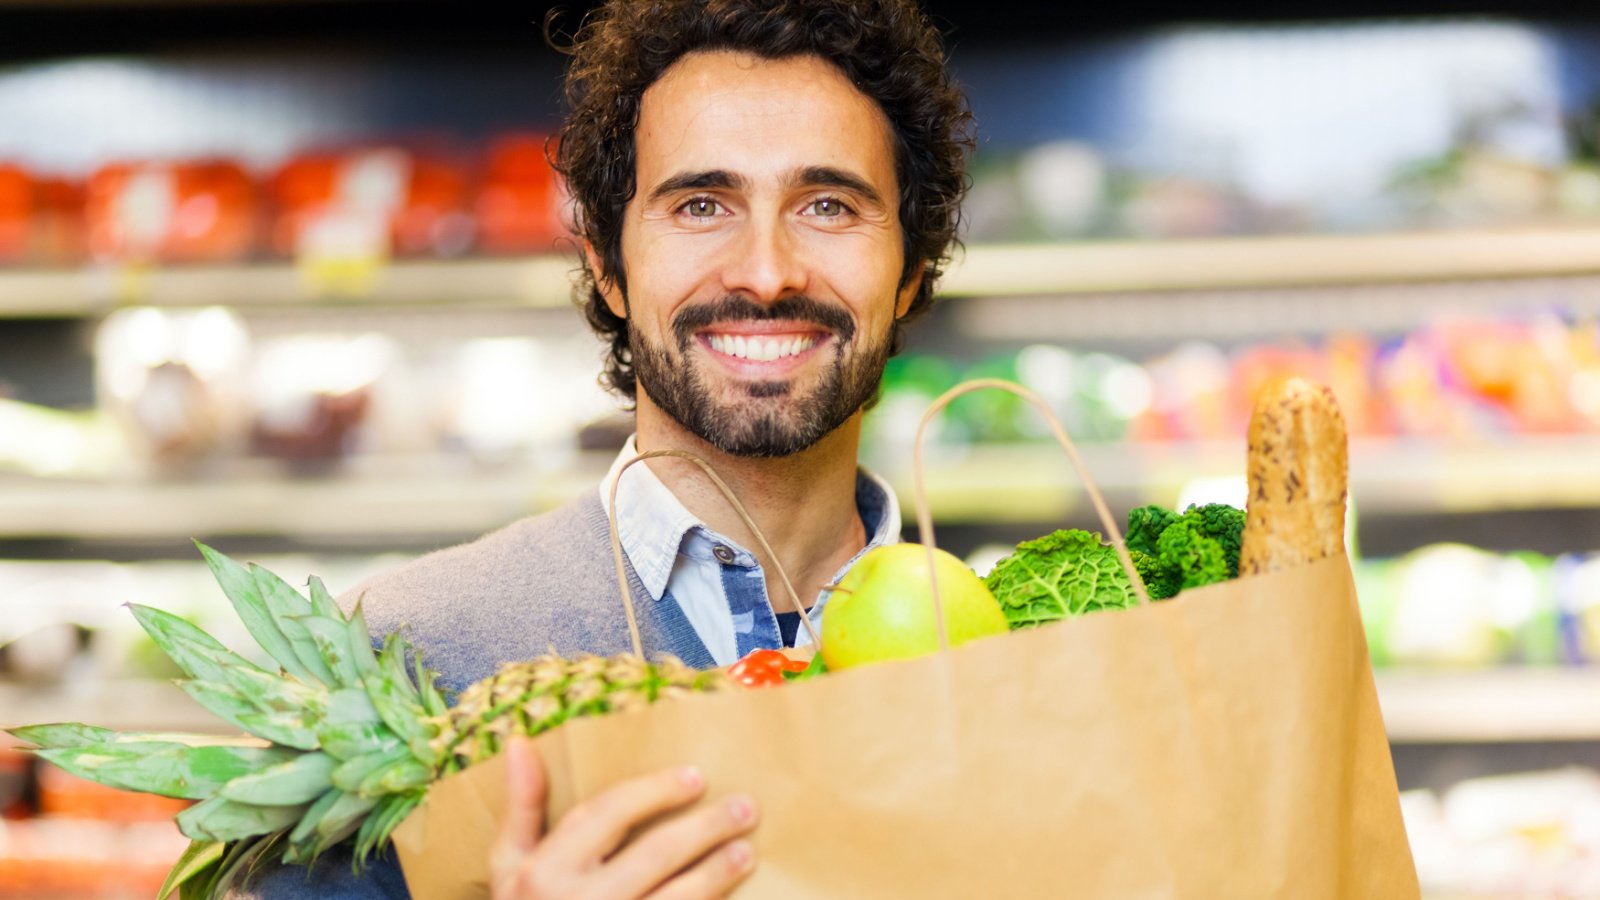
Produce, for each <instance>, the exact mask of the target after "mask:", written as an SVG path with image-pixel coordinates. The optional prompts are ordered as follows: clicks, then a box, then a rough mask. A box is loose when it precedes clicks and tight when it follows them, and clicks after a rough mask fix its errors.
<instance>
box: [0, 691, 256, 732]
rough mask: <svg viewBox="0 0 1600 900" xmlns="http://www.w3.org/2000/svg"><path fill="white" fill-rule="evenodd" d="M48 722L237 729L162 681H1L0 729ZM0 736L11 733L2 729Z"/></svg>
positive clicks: (150, 728) (128, 727) (132, 728)
mask: <svg viewBox="0 0 1600 900" xmlns="http://www.w3.org/2000/svg"><path fill="white" fill-rule="evenodd" d="M52 722H82V723H84V724H86V725H98V726H99V727H101V728H115V729H117V730H119V731H163V732H198V733H200V734H228V733H236V732H237V730H238V729H235V728H233V727H232V726H230V725H228V724H227V723H226V722H223V721H222V720H220V719H218V718H217V717H216V716H214V715H212V714H211V713H209V712H207V711H206V710H205V709H204V708H202V707H201V706H200V704H198V703H196V702H194V701H193V700H191V699H189V695H187V694H185V693H184V692H183V691H181V690H179V689H178V687H177V686H176V685H174V684H171V683H169V682H166V681H154V680H121V681H108V680H103V679H93V680H84V681H81V682H72V683H64V684H25V683H19V682H7V681H0V729H4V728H10V727H14V726H17V725H43V724H46V723H52ZM0 740H10V738H9V737H8V736H7V735H4V734H3V733H0Z"/></svg>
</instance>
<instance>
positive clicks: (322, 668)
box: [248, 563, 343, 687]
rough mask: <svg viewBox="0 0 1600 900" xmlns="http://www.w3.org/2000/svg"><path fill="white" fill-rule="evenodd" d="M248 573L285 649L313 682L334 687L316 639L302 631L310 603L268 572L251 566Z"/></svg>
mask: <svg viewBox="0 0 1600 900" xmlns="http://www.w3.org/2000/svg"><path fill="white" fill-rule="evenodd" d="M248 571H249V573H250V577H251V578H252V579H254V580H255V583H256V589H257V591H258V592H259V594H260V596H261V601H262V602H263V603H265V604H266V606H267V611H268V612H270V613H272V618H273V621H275V622H276V623H277V625H278V630H279V631H281V632H282V633H283V636H284V637H285V638H287V639H288V640H289V647H290V649H292V650H293V651H294V655H295V658H296V659H298V660H299V661H300V663H301V664H302V665H304V666H305V668H306V670H307V671H308V672H310V673H311V674H312V675H314V676H316V680H317V681H319V682H321V683H322V684H325V685H327V686H328V687H338V686H339V685H338V683H337V679H336V678H335V677H334V673H333V670H332V668H331V667H330V666H329V664H328V663H327V662H326V661H324V659H323V655H322V651H321V649H320V648H319V647H318V646H317V642H316V640H315V639H314V638H313V637H312V636H311V633H310V632H309V631H308V630H307V629H306V625H305V620H306V619H307V618H308V617H310V616H311V604H310V603H309V602H308V601H307V600H306V598H304V597H302V596H300V592H299V591H297V590H295V589H294V587H293V586H291V585H290V584H289V582H287V581H284V580H283V579H282V578H279V577H278V576H277V575H275V574H273V573H272V572H271V571H268V570H267V569H263V568H261V567H260V566H258V565H256V564H255V563H251V564H250V565H249V567H248ZM341 618H343V617H341Z"/></svg>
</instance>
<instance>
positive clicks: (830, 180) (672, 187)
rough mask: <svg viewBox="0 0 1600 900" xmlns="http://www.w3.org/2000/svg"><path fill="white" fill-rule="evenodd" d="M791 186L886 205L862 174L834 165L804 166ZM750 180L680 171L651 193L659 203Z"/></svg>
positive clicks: (722, 173) (720, 172)
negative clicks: (685, 193)
mask: <svg viewBox="0 0 1600 900" xmlns="http://www.w3.org/2000/svg"><path fill="white" fill-rule="evenodd" d="M785 180H786V181H787V182H788V184H789V186H791V187H833V188H839V189H840V190H845V191H850V192H852V193H855V194H859V195H861V196H862V197H865V198H866V199H867V200H868V201H869V202H872V203H875V204H877V205H879V206H882V205H883V196H882V195H880V194H879V193H878V191H877V189H876V188H874V187H873V186H872V185H870V184H868V183H867V180H866V179H864V178H862V177H861V176H859V175H855V174H853V173H851V172H847V171H845V170H844V169H836V168H834V167H832V166H805V167H803V168H800V169H796V170H795V171H794V172H793V173H791V174H790V176H789V177H788V178H787V179H785ZM748 186H749V180H748V179H746V178H745V177H744V176H743V175H739V174H736V173H734V172H729V171H727V170H726V169H707V170H705V171H701V172H679V173H677V174H676V175H673V176H671V177H669V178H667V179H666V180H664V181H662V182H661V183H660V184H657V185H656V186H655V188H654V189H652V190H651V191H650V197H649V200H651V201H655V200H660V199H662V198H663V197H667V196H669V195H671V194H675V193H678V192H679V191H694V190H708V189H732V190H745V189H747V188H748Z"/></svg>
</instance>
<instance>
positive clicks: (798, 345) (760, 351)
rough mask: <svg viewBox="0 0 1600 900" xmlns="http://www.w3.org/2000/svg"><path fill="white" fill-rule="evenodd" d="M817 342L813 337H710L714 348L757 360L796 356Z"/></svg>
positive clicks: (731, 354)
mask: <svg viewBox="0 0 1600 900" xmlns="http://www.w3.org/2000/svg"><path fill="white" fill-rule="evenodd" d="M816 342H817V341H816V338H812V337H795V338H763V337H747V336H745V335H722V334H714V335H712V336H711V339H710V344H711V349H712V350H715V351H716V352H718V353H726V354H727V355H729V356H737V357H739V358H741V359H748V360H753V361H755V362H770V361H771V360H774V359H782V358H783V357H785V356H795V355H797V354H800V353H804V352H805V351H807V350H810V349H811V348H812V346H814V345H815V344H816Z"/></svg>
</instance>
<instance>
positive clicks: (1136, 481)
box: [0, 435, 1600, 541]
mask: <svg viewBox="0 0 1600 900" xmlns="http://www.w3.org/2000/svg"><path fill="white" fill-rule="evenodd" d="M1083 452H1084V457H1085V462H1086V464H1087V465H1088V467H1089V471H1090V473H1091V474H1092V475H1093V476H1094V477H1095V479H1096V482H1097V484H1099V486H1100V487H1101V488H1102V490H1104V491H1105V492H1106V493H1107V495H1108V500H1109V501H1110V502H1111V504H1112V505H1113V507H1114V508H1126V507H1127V506H1132V505H1138V504H1142V503H1164V504H1168V505H1171V504H1173V503H1175V502H1176V501H1177V499H1178V496H1179V492H1180V491H1181V490H1182V489H1183V487H1184V486H1185V485H1187V484H1189V483H1190V482H1191V481H1194V480H1196V479H1204V478H1230V477H1232V478H1238V477H1240V476H1242V474H1243V471H1244V445H1243V443H1242V442H1227V441H1219V442H1202V443H1193V444H1126V445H1124V444H1105V445H1093V446H1086V447H1085V448H1084V449H1083ZM932 455H933V457H934V459H933V460H932V461H931V462H930V463H929V473H928V483H929V486H930V490H929V502H930V504H931V505H932V507H933V511H934V514H935V516H936V517H937V518H939V519H940V520H942V521H946V522H962V523H993V524H1002V523H1037V522H1051V521H1058V520H1061V519H1063V518H1065V517H1068V516H1071V515H1074V514H1076V513H1081V512H1082V511H1083V510H1084V509H1086V508H1087V501H1086V500H1085V497H1084V494H1083V491H1082V489H1081V487H1080V486H1079V483H1078V481H1077V478H1076V476H1075V475H1073V473H1072V471H1071V469H1070V467H1069V465H1068V463H1067V461H1066V460H1065V458H1064V456H1063V455H1062V454H1061V453H1060V452H1059V451H1057V450H1055V449H1053V448H1051V447H1047V446H1042V445H1012V446H987V447H978V448H973V449H971V450H970V451H965V452H963V453H960V454H956V453H953V452H948V451H947V452H945V453H944V455H943V456H941V455H940V454H939V453H934V454H932ZM1597 456H1600V435H1593V436H1574V437H1548V438H1537V439H1536V438H1529V437H1523V438H1517V439H1514V440H1511V439H1508V440H1506V441H1505V442H1503V443H1500V444H1481V445H1476V446H1456V447H1448V448H1447V447H1441V446H1440V445H1438V444H1435V443H1431V442H1420V441H1419V442H1401V441H1382V442H1366V441H1358V442H1356V443H1355V444H1354V445H1353V446H1352V448H1351V454H1350V457H1351V493H1352V496H1353V497H1354V498H1355V502H1356V504H1357V506H1358V508H1359V509H1360V510H1361V513H1362V514H1363V515H1383V514H1396V513H1419V512H1420V513H1441V512H1443V513H1454V512H1461V513H1466V512H1485V511H1491V510H1516V509H1562V508H1589V507H1600V466H1596V465H1595V464H1594V460H1595V459H1596V458H1597ZM610 460H611V455H610V454H609V453H588V454H581V455H579V456H577V457H576V458H575V459H574V460H573V461H572V463H571V464H570V465H567V466H564V467H561V468H558V469H542V468H538V467H535V466H532V465H527V464H518V465H507V466H502V467H498V468H492V469H479V468H473V467H471V466H470V465H468V464H467V463H466V462H465V461H457V462H455V463H454V464H449V463H447V461H445V460H439V459H425V460H398V461H384V460H381V459H379V460H362V461H359V462H353V463H352V466H351V469H350V471H348V472H345V473H343V474H340V475H337V476H329V477H323V478H291V477H288V476H286V475H284V474H283V473H282V471H281V470H280V469H278V468H276V467H273V466H263V465H256V466H250V467H246V468H244V469H243V470H241V471H239V472H237V473H235V474H234V475H233V476H232V477H227V478H222V477H214V478H210V479H206V480H192V481H183V480H170V481H162V480H133V479H128V480H115V481H72V480H46V479H33V478H22V477H17V476H12V477H8V478H0V539H7V538H9V539H29V538H41V537H54V538H72V539H79V540H135V539H172V540H182V539H185V538H189V537H195V536H212V537H214V536H219V535H272V536H281V537H287V538H295V539H306V540H316V539H329V538H336V539H372V540H379V541H382V540H393V539H397V538H418V537H424V538H446V539H447V538H461V537H469V536H472V535H476V534H480V533H482V532H485V531H488V530H490V529H492V528H495V527H498V526H500V525H502V524H505V523H507V522H510V521H512V520H514V519H516V518H518V517H521V516H524V515H528V514H530V513H534V512H539V511H542V510H546V509H550V508H553V507H555V506H557V505H559V504H560V503H562V502H565V501H566V500H568V499H570V498H572V497H575V496H577V494H578V493H579V492H580V491H584V490H589V489H592V487H593V486H594V485H595V484H597V483H599V480H600V478H601V476H602V475H603V474H604V472H605V470H606V468H607V466H608V465H609V463H610ZM876 468H878V469H879V470H880V471H882V472H883V473H884V474H885V476H886V477H887V478H888V479H889V481H890V482H891V483H892V484H893V485H894V486H895V487H896V489H897V491H898V492H899V494H900V498H901V501H902V503H904V504H907V505H908V506H909V504H910V503H911V502H912V497H913V492H912V489H911V474H910V471H909V467H908V466H907V467H890V466H882V465H879V466H877V467H876ZM906 515H907V521H908V522H909V521H911V518H910V517H911V515H912V510H911V509H909V508H908V509H907V510H906Z"/></svg>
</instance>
